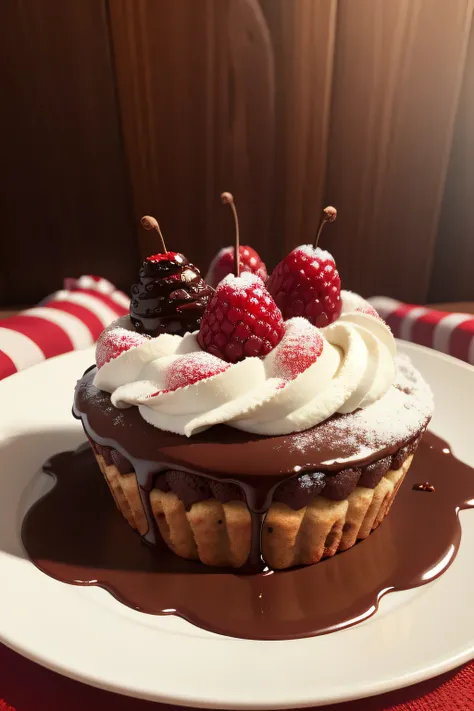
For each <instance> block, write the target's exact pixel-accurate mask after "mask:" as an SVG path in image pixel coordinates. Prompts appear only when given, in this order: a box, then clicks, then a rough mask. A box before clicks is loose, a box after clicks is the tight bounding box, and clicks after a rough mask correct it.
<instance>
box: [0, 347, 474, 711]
mask: <svg viewBox="0 0 474 711" xmlns="http://www.w3.org/2000/svg"><path fill="white" fill-rule="evenodd" d="M400 347H401V350H403V351H405V352H407V353H408V354H409V355H410V356H411V357H412V359H413V361H414V362H415V364H416V365H417V367H418V368H419V369H420V370H421V371H422V373H423V374H424V375H425V377H426V378H427V379H428V381H429V382H430V384H431V386H432V387H433V390H434V393H435V397H436V414H435V417H434V419H433V423H432V429H433V430H434V431H435V432H436V433H437V434H439V435H441V436H443V437H444V438H445V439H447V440H448V441H449V442H450V443H451V445H452V447H453V450H454V453H455V454H456V455H457V456H458V457H459V458H460V459H462V460H464V461H465V462H467V463H469V464H471V465H474V453H473V451H472V442H471V440H472V417H473V403H474V369H473V368H471V367H470V366H468V365H465V364H463V363H461V362H460V361H457V360H455V359H453V358H449V357H447V356H444V355H441V354H439V353H435V352H434V351H430V350H428V349H424V348H420V347H417V346H413V345H408V344H400ZM92 359H93V356H92V351H91V350H89V351H83V352H77V353H72V354H68V355H65V356H61V357H60V358H55V359H53V360H49V361H46V362H45V363H42V364H41V365H39V366H37V367H35V368H31V369H29V370H27V371H25V372H23V373H20V374H18V375H14V376H13V377H11V378H8V379H7V380H4V381H3V382H1V383H0V579H1V584H0V639H1V640H2V641H3V642H4V643H5V644H7V645H8V646H9V647H12V648H13V649H15V650H17V651H18V652H20V653H21V654H23V655H25V656H26V657H29V658H30V659H33V660H35V661H37V662H39V663H40V664H43V665H44V666H47V667H49V668H51V669H54V670H55V671H58V672H60V673H62V674H66V675H67V676H70V677H73V678H75V679H79V680H81V681H84V682H87V683H89V684H93V685H95V686H98V687H102V688H105V689H110V690H113V691H116V692H119V693H123V694H128V695H131V696H137V697H141V698H144V699H152V700H156V701H165V702H172V703H177V704H183V705H196V706H205V707H214V708H244V707H250V708H252V709H257V708H259V709H264V708H291V707H296V706H317V705H321V704H325V703H331V702H336V701H345V700H348V699H354V698H359V697H363V696H369V695H372V694H378V693H382V692H385V691H390V690H392V689H395V688H399V687H402V686H406V685H408V684H413V683H415V682H418V681H421V680H423V679H426V678H428V677H430V676H434V675H436V674H440V673H442V672H445V671H447V670H449V669H452V668H453V667H455V666H457V665H459V664H461V663H462V662H465V661H467V660H468V659H470V658H471V657H473V656H474V606H473V604H472V600H473V599H474V571H473V566H472V551H473V548H474V513H473V512H470V511H464V512H462V513H461V523H462V529H463V537H462V544H461V548H460V551H459V553H458V556H457V558H456V560H455V561H454V563H453V565H452V566H451V567H450V568H449V570H448V571H447V572H446V573H445V574H444V575H442V576H441V577H440V578H439V579H438V580H436V581H435V582H434V583H432V584H431V585H427V586H424V587H421V588H418V589H416V590H411V591H407V592H401V593H392V594H390V595H387V596H386V597H384V598H383V599H382V602H381V608H380V610H379V612H378V613H377V614H376V615H375V616H374V617H372V618H371V619H370V620H368V621H366V622H364V623H362V624H360V625H358V626H356V627H353V628H351V629H347V630H344V631H342V632H337V633H334V634H329V635H325V636H322V637H314V638H312V639H301V640H291V641H281V642H255V641H247V640H240V639H230V638H227V637H220V636H218V635H213V634H211V633H208V632H205V631H204V630H201V629H198V628H197V627H194V626H192V625H191V624H189V623H187V622H185V621H183V620H181V619H179V618H177V617H172V616H170V617H154V616H151V615H145V614H142V613H139V612H136V611H134V610H131V609H129V608H127V607H125V606H124V605H122V604H120V603H119V602H117V601H116V600H115V599H114V598H112V597H111V596H110V595H109V594H108V593H107V592H105V591H104V590H101V589H98V588H94V587H85V588H81V587H74V586H72V585H66V584H63V583H60V582H57V581H55V580H52V579H51V578H49V577H47V576H46V575H44V574H43V573H41V572H39V571H38V570H37V569H36V568H35V567H34V566H33V565H32V564H31V563H30V562H29V561H28V560H27V559H26V558H25V553H24V551H23V547H22V544H21V540H20V536H19V529H20V524H21V519H22V516H23V514H24V511H25V510H26V507H27V505H28V502H29V503H31V501H32V499H34V498H35V497H37V496H38V493H39V491H40V489H41V487H44V478H41V477H40V478H38V477H34V473H35V472H36V471H37V470H38V468H39V467H40V466H41V464H42V463H43V461H44V460H45V459H46V458H47V457H48V456H49V455H50V454H53V453H54V452H57V451H59V450H63V449H67V448H71V447H74V446H75V445H77V444H79V443H80V442H81V441H83V440H84V435H83V433H82V429H81V427H80V424H79V423H77V422H75V421H74V420H73V418H72V416H71V400H72V389H73V386H74V384H75V382H76V380H77V378H78V377H79V376H80V375H81V374H82V372H83V370H85V368H86V367H87V366H88V365H90V363H91V362H92ZM43 477H44V475H43ZM315 604H317V601H315Z"/></svg>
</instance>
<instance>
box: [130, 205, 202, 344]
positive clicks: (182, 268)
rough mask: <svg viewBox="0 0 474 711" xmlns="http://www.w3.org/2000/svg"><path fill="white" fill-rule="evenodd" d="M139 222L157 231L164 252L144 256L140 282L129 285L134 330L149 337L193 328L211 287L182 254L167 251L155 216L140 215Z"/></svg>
mask: <svg viewBox="0 0 474 711" xmlns="http://www.w3.org/2000/svg"><path fill="white" fill-rule="evenodd" d="M142 225H143V226H144V227H145V229H148V230H150V229H154V230H156V231H157V232H158V234H159V235H160V238H161V242H162V246H163V252H160V253H159V254H152V255H151V256H149V257H147V258H146V259H145V261H144V262H143V264H142V266H141V269H140V271H139V282H138V283H137V284H134V285H133V286H132V301H131V305H130V317H131V320H132V323H133V325H134V327H135V329H136V330H137V331H138V332H139V333H146V334H148V335H150V336H159V335H160V334H161V333H171V334H177V335H180V336H182V335H184V334H185V333H187V332H188V331H196V330H197V329H198V328H199V324H200V323H201V317H202V315H203V313H204V310H205V308H206V306H207V303H208V301H209V299H210V297H211V296H212V294H213V293H214V290H213V289H212V288H211V287H210V286H209V285H208V284H206V282H205V281H204V279H203V278H202V276H201V273H200V271H199V269H198V268H197V267H196V266H194V264H191V263H190V262H189V261H188V259H186V257H185V256H184V255H183V254H180V253H179V252H168V251H167V249H166V245H165V242H164V240H163V235H162V234H161V231H160V227H159V225H158V222H157V221H156V220H155V218H154V217H148V216H146V217H143V218H142Z"/></svg>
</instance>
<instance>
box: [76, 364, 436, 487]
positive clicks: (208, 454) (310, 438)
mask: <svg viewBox="0 0 474 711" xmlns="http://www.w3.org/2000/svg"><path fill="white" fill-rule="evenodd" d="M95 373H96V370H95V368H92V369H91V370H89V371H88V372H86V373H85V374H84V376H83V377H82V378H81V380H80V381H79V382H78V385H77V388H76V395H75V401H74V410H73V412H74V415H75V416H76V417H77V418H78V419H82V421H83V424H85V425H87V428H86V432H87V431H90V432H95V433H96V434H97V435H98V437H99V438H101V439H102V440H103V444H105V445H106V446H107V442H109V443H110V444H109V445H108V446H111V447H113V446H114V444H113V443H114V442H116V443H120V446H119V447H117V449H118V450H119V451H122V450H123V454H124V455H125V456H127V453H128V455H129V457H132V458H140V459H147V460H150V461H155V462H156V461H163V460H165V461H166V462H168V464H169V468H175V469H180V470H183V471H186V470H191V471H194V472H201V473H203V474H208V475H210V476H213V477H216V478H232V477H239V479H242V480H248V481H249V482H250V481H253V480H254V479H255V478H257V477H263V478H266V477H278V476H280V477H281V478H283V477H288V476H293V475H294V474H295V473H300V474H304V473H305V472H314V471H320V472H338V471H340V470H341V469H342V468H347V467H360V466H363V465H365V464H369V463H373V462H374V461H375V460H379V459H381V458H384V457H387V456H392V455H393V454H395V453H397V452H399V450H400V448H402V447H403V446H404V445H405V444H406V443H407V440H410V439H411V438H414V437H416V436H417V435H418V434H419V433H420V431H423V429H424V427H423V428H421V430H420V429H418V430H417V431H414V432H412V433H411V437H410V436H409V437H405V438H403V439H396V438H393V437H391V438H387V439H385V440H383V441H380V442H379V443H377V444H374V443H373V442H372V441H369V440H368V439H366V435H365V434H364V433H363V432H357V431H354V426H353V419H352V415H351V414H349V415H334V416H333V417H331V418H329V419H328V420H326V421H325V422H321V423H320V424H319V425H317V426H316V427H314V428H312V429H309V430H306V431H305V432H296V433H293V434H288V435H279V436H268V437H262V436H260V435H252V434H249V433H248V432H241V431H239V430H236V429H234V428H233V427H228V426H227V425H216V426H214V427H212V428H211V429H209V430H206V431H205V432H201V433H200V434H196V435H193V436H192V437H189V438H188V437H184V436H182V435H178V434H174V433H172V432H165V431H163V430H159V429H157V428H156V427H153V426H152V425H149V424H148V423H147V422H145V420H144V419H143V418H142V417H141V415H140V413H139V411H138V408H137V407H131V408H129V409H127V410H118V409H117V408H115V407H113V405H112V404H111V402H110V395H109V394H108V393H105V392H103V391H101V390H99V389H98V388H96V387H95V386H94V385H93V382H92V381H93V379H94V375H95ZM396 414H397V413H394V416H395V415H396ZM398 414H400V413H398ZM335 421H337V422H338V437H337V438H335V437H334V431H333V428H332V424H333V423H334V422H335ZM428 421H429V418H427V419H426V421H425V422H424V426H426V425H427V424H428ZM346 426H347V432H346V429H345V428H346ZM96 441H99V440H96ZM405 456H406V454H404V453H403V452H401V453H400V461H403V459H404V458H405Z"/></svg>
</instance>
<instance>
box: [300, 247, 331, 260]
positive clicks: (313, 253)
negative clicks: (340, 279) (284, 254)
mask: <svg viewBox="0 0 474 711" xmlns="http://www.w3.org/2000/svg"><path fill="white" fill-rule="evenodd" d="M293 251H294V252H296V251H298V252H303V253H304V254H306V255H308V257H311V258H312V259H320V260H321V261H322V262H328V261H331V262H334V257H333V256H332V254H331V252H328V251H327V250H326V249H320V248H319V247H316V249H315V248H314V247H313V245H312V244H302V245H301V246H300V247H296V249H294V250H293Z"/></svg>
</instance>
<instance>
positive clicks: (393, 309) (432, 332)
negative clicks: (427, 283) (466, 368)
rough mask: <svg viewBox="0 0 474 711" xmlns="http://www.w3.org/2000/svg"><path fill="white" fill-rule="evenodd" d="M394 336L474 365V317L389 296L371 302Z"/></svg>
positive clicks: (373, 299)
mask: <svg viewBox="0 0 474 711" xmlns="http://www.w3.org/2000/svg"><path fill="white" fill-rule="evenodd" d="M368 301H370V303H371V304H372V306H373V307H374V309H376V310H377V311H378V313H379V314H380V316H381V317H382V318H383V319H384V320H385V321H386V322H387V323H388V325H389V326H390V328H391V329H392V331H393V334H394V336H396V337H397V338H403V339H404V340H405V341H412V342H413V343H419V344H420V345H422V346H428V348H434V349H435V350H437V351H441V352H442V353H448V354H449V355H452V356H454V357H455V358H460V359H461V360H465V361H466V362H467V363H471V364H472V365H474V315H473V314H461V313H454V312H453V313H451V312H446V311H435V310H434V309H430V308H427V307H426V306H414V305H413V304H404V303H402V302H401V301H396V300H395V299H389V298H387V297H386V296H376V297H373V298H371V299H368Z"/></svg>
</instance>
